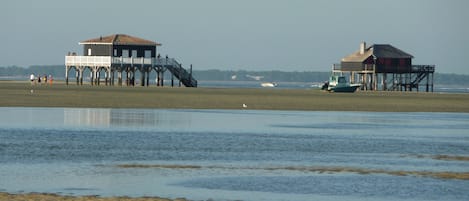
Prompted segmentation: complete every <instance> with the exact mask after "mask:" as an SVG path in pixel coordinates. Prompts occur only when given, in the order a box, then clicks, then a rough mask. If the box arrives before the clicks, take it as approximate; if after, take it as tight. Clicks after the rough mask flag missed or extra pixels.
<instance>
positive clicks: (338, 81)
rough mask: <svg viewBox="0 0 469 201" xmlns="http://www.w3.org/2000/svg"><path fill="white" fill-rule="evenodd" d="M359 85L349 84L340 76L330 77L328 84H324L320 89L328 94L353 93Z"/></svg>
mask: <svg viewBox="0 0 469 201" xmlns="http://www.w3.org/2000/svg"><path fill="white" fill-rule="evenodd" d="M360 86H361V84H350V83H348V82H347V79H346V78H345V76H342V75H331V77H329V82H326V83H325V84H324V85H323V87H322V89H324V90H327V91H330V92H349V93H353V92H355V91H356V90H357V89H358V88H359V87H360Z"/></svg>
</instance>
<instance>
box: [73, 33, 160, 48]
mask: <svg viewBox="0 0 469 201" xmlns="http://www.w3.org/2000/svg"><path fill="white" fill-rule="evenodd" d="M79 44H80V45H83V44H112V45H148V46H161V44H160V43H157V42H154V41H150V40H146V39H142V38H138V37H134V36H129V35H126V34H113V35H109V36H101V37H99V38H93V39H89V40H84V41H81V42H80V43H79Z"/></svg>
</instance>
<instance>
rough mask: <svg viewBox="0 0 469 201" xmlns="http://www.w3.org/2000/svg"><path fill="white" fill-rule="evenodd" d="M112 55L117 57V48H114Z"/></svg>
mask: <svg viewBox="0 0 469 201" xmlns="http://www.w3.org/2000/svg"><path fill="white" fill-rule="evenodd" d="M114 56H115V57H117V49H114Z"/></svg>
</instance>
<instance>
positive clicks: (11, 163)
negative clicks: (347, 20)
mask: <svg viewBox="0 0 469 201" xmlns="http://www.w3.org/2000/svg"><path fill="white" fill-rule="evenodd" d="M468 131H469V114H468V113H381V112H299V111H253V110H154V109H147V110H145V109H75V108H5V107H3V108H1V107H0V191H4V192H11V193H17V192H50V193H60V194H64V195H101V196H119V195H125V196H161V197H169V198H177V197H186V198H188V199H192V200H208V199H212V200H297V201H299V200H301V201H303V200H469V181H468V180H458V179H442V178H438V177H428V176H422V175H419V174H408V175H407V176H402V175H397V174H392V173H393V172H397V171H402V172H411V171H412V172H435V173H437V172H468V171H469V162H468V161H454V160H441V159H438V158H436V156H438V155H449V156H469V132H468ZM340 170H342V171H340ZM359 170H360V171H359ZM369 170H375V172H366V171H369Z"/></svg>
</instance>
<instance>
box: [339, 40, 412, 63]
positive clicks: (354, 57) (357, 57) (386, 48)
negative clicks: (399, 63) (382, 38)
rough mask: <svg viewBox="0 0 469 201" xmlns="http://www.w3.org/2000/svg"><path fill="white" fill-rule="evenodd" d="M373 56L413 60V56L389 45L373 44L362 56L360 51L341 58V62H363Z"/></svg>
mask: <svg viewBox="0 0 469 201" xmlns="http://www.w3.org/2000/svg"><path fill="white" fill-rule="evenodd" d="M371 55H373V56H374V57H375V58H397V59H401V58H414V56H412V55H410V54H408V53H406V52H404V51H402V50H400V49H398V48H396V47H394V46H392V45H389V44H375V45H372V46H370V47H368V48H366V49H365V53H364V54H360V50H358V51H356V52H354V53H352V54H350V55H348V56H346V57H344V58H342V62H363V61H365V60H366V59H367V58H368V57H370V56H371Z"/></svg>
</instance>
